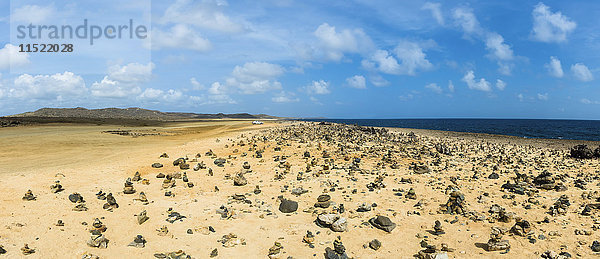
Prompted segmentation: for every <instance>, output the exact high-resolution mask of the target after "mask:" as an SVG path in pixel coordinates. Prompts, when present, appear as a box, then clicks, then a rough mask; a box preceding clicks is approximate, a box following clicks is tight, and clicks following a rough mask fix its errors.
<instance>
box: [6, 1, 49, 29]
mask: <svg viewBox="0 0 600 259" xmlns="http://www.w3.org/2000/svg"><path fill="white" fill-rule="evenodd" d="M54 13H55V10H54V7H52V6H39V5H24V6H21V7H18V8H15V9H14V11H13V13H12V14H11V16H10V18H11V21H14V22H18V23H25V24H30V23H31V24H37V25H39V24H40V23H42V22H44V21H46V20H47V19H48V18H50V17H51V16H52V15H53V14H54Z"/></svg>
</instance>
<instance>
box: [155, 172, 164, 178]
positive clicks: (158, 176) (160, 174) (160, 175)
mask: <svg viewBox="0 0 600 259" xmlns="http://www.w3.org/2000/svg"><path fill="white" fill-rule="evenodd" d="M156 178H165V174H163V173H158V174H157V175H156Z"/></svg>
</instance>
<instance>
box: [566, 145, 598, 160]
mask: <svg viewBox="0 0 600 259" xmlns="http://www.w3.org/2000/svg"><path fill="white" fill-rule="evenodd" d="M570 155H571V157H572V158H579V159H590V158H594V152H593V151H592V150H591V149H590V148H588V146H587V145H576V146H574V147H572V148H571V153H570Z"/></svg>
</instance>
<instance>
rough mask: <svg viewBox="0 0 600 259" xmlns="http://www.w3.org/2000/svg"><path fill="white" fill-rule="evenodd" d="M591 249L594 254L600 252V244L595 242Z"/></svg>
mask: <svg viewBox="0 0 600 259" xmlns="http://www.w3.org/2000/svg"><path fill="white" fill-rule="evenodd" d="M590 248H591V249H592V251H594V252H600V242H598V241H597V240H594V242H592V245H591V246H590Z"/></svg>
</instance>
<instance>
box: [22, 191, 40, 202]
mask: <svg viewBox="0 0 600 259" xmlns="http://www.w3.org/2000/svg"><path fill="white" fill-rule="evenodd" d="M36 198H37V197H35V195H33V192H31V190H27V192H26V193H25V195H23V200H24V201H34V200H35V199H36Z"/></svg>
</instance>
